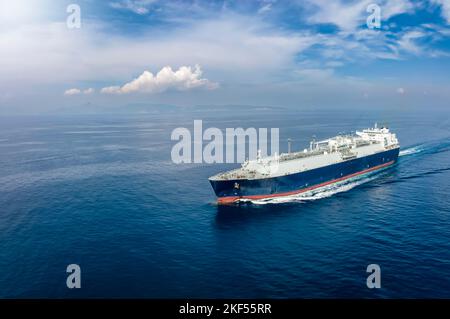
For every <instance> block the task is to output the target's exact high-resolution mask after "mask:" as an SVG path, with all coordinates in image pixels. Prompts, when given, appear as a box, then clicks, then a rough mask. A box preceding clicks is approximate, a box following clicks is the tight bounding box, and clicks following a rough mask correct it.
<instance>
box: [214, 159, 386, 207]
mask: <svg viewBox="0 0 450 319" xmlns="http://www.w3.org/2000/svg"><path fill="white" fill-rule="evenodd" d="M391 164H394V161H390V162H387V163H384V164H381V165H377V166H374V167H371V168H368V169H365V170H363V171H360V172H357V173H353V174H350V175H346V176H343V177H340V178H337V179H333V180H331V181H328V182H324V183H321V184H317V185H314V186H310V187H307V188H302V189H300V190H295V191H291V192H285V193H277V194H267V195H250V196H227V197H219V198H217V203H219V204H230V203H233V202H235V201H237V200H240V199H265V198H273V197H282V196H290V195H296V194H301V193H304V192H307V191H310V190H313V189H316V188H320V187H323V186H326V185H330V184H333V183H337V182H340V181H343V180H346V179H349V178H352V177H355V176H358V175H362V174H366V173H369V172H372V171H375V170H377V169H380V168H384V167H387V166H389V165H391Z"/></svg>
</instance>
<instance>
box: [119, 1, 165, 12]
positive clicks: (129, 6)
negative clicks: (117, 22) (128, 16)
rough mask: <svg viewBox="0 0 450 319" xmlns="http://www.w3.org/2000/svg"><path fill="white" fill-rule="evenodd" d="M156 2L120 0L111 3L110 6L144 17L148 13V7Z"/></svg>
mask: <svg viewBox="0 0 450 319" xmlns="http://www.w3.org/2000/svg"><path fill="white" fill-rule="evenodd" d="M156 1H157V0H121V1H116V2H111V3H110V6H111V7H113V8H115V9H124V10H129V11H132V12H134V13H136V14H140V15H144V14H147V13H149V12H150V6H151V5H152V4H153V3H155V2H156Z"/></svg>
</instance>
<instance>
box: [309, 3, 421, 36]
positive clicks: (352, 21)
mask: <svg viewBox="0 0 450 319" xmlns="http://www.w3.org/2000/svg"><path fill="white" fill-rule="evenodd" d="M304 3H306V4H307V7H308V8H309V10H310V11H312V12H311V13H310V14H309V17H308V21H309V22H310V23H313V24H317V23H319V24H334V25H336V26H337V27H339V29H341V30H343V31H351V30H355V29H356V28H357V27H358V26H360V25H361V24H364V22H365V21H366V19H367V17H368V16H369V13H368V12H367V8H368V6H369V4H372V3H374V1H372V0H360V1H353V2H344V1H342V0H308V1H306V2H304ZM377 4H378V5H379V6H380V10H381V17H382V19H383V20H384V21H386V20H388V19H390V18H391V17H393V16H396V15H399V14H402V13H406V12H411V11H412V9H413V8H414V6H413V4H412V2H411V1H410V0H395V1H391V0H381V1H378V2H377ZM311 8H312V9H311Z"/></svg>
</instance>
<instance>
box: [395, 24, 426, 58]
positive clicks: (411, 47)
mask: <svg viewBox="0 0 450 319" xmlns="http://www.w3.org/2000/svg"><path fill="white" fill-rule="evenodd" d="M424 36H426V33H425V32H423V31H422V30H411V31H408V32H406V33H405V34H403V35H402V37H401V38H400V39H399V40H398V45H399V47H400V48H401V49H403V50H405V51H406V52H409V53H413V54H416V55H419V54H422V51H423V49H422V47H420V46H419V45H418V44H417V43H416V41H417V39H420V38H423V37H424Z"/></svg>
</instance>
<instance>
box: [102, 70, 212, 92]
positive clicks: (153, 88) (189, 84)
mask: <svg viewBox="0 0 450 319" xmlns="http://www.w3.org/2000/svg"><path fill="white" fill-rule="evenodd" d="M199 87H203V88H206V89H216V88H217V87H218V84H217V83H214V82H211V81H209V80H208V79H205V78H202V70H201V68H200V66H199V65H196V66H195V67H194V68H192V67H190V66H182V67H180V68H179V69H178V70H177V71H175V72H174V71H173V70H172V68H171V67H170V66H166V67H163V68H162V69H161V70H160V71H159V72H158V73H157V74H156V75H153V73H151V72H150V71H144V72H143V73H142V74H141V75H140V76H139V77H137V78H136V79H134V80H132V81H131V82H128V83H126V84H124V85H122V86H109V87H105V88H103V89H102V90H101V93H110V94H111V93H116V94H126V93H133V92H145V93H159V92H163V91H166V90H168V89H175V90H180V91H186V90H190V89H193V88H199Z"/></svg>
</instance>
